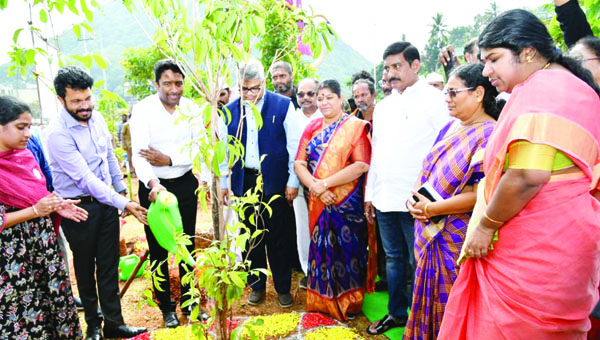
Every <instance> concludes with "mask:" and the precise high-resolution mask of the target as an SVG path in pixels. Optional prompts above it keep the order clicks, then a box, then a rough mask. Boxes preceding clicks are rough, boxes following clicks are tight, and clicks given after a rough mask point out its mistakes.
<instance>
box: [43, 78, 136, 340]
mask: <svg viewBox="0 0 600 340" xmlns="http://www.w3.org/2000/svg"><path fill="white" fill-rule="evenodd" d="M93 83H94V80H93V79H92V77H91V76H90V75H89V74H88V73H87V72H86V71H85V70H83V69H81V68H79V67H76V66H67V67H63V68H61V69H60V70H58V74H57V75H56V78H54V88H55V89H56V94H57V97H58V100H59V101H60V102H61V104H62V105H63V109H62V110H61V112H60V113H59V116H58V118H57V119H56V120H55V121H54V122H53V126H52V129H51V132H50V133H49V135H48V142H47V143H48V144H47V145H48V155H49V158H50V166H51V168H52V176H53V183H54V189H55V191H56V193H57V194H58V195H60V196H61V197H65V198H70V199H75V200H81V203H80V204H78V206H80V207H81V208H83V209H85V210H87V211H88V214H89V215H88V219H87V221H83V222H75V221H72V220H68V219H63V220H62V223H61V227H62V229H63V231H64V234H65V236H66V238H67V241H68V242H69V246H70V247H71V251H72V252H73V265H74V267H75V276H76V278H77V285H78V289H79V295H80V297H81V302H82V303H83V309H84V312H85V321H86V323H87V334H86V340H87V339H92V340H97V339H102V331H101V324H102V321H103V319H104V337H106V338H130V337H134V336H136V335H138V334H141V333H144V332H145V331H146V328H141V327H130V326H127V325H125V323H124V320H123V315H122V314H121V301H120V299H119V283H118V280H119V278H118V266H119V225H120V224H119V214H118V211H117V209H120V210H122V211H127V212H130V213H132V214H133V215H135V217H136V218H137V219H138V220H139V221H140V222H142V223H146V209H144V208H143V207H141V206H140V205H139V204H137V203H135V202H130V201H129V200H128V199H127V198H126V196H127V190H126V187H125V184H124V183H123V181H122V180H123V175H122V174H121V171H120V169H119V163H118V161H117V158H116V157H115V155H114V153H113V149H112V138H111V134H110V132H109V131H108V128H107V127H106V123H105V121H104V118H102V115H101V114H100V113H98V112H95V113H94V112H93V110H94V103H93V99H92V91H91V87H92V85H93ZM111 185H112V187H113V188H114V190H113V189H112V188H111ZM117 192H118V193H117ZM96 281H97V282H96ZM96 284H97V286H98V289H96ZM98 299H99V300H100V308H98ZM100 310H102V312H101V311H100Z"/></svg>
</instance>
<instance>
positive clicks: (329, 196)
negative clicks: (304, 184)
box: [319, 190, 337, 205]
mask: <svg viewBox="0 0 600 340" xmlns="http://www.w3.org/2000/svg"><path fill="white" fill-rule="evenodd" d="M319 199H320V200H321V202H323V203H324V204H325V205H333V204H335V202H337V198H336V197H335V194H334V193H333V192H331V191H329V190H327V191H325V192H323V193H322V194H321V196H319Z"/></svg>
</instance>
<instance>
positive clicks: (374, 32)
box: [294, 0, 552, 63]
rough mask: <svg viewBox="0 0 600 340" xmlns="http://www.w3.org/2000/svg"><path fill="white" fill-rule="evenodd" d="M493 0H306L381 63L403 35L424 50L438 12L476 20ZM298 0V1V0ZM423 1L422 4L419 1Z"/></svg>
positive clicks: (501, 0)
mask: <svg viewBox="0 0 600 340" xmlns="http://www.w3.org/2000/svg"><path fill="white" fill-rule="evenodd" d="M492 2H494V1H490V0H453V1H448V0H421V1H418V0H417V1H415V0H396V1H393V0H392V1H390V0H368V1H356V0H350V1H348V0H302V5H303V7H304V8H307V7H308V6H310V7H312V9H313V10H314V13H315V14H322V15H324V16H325V17H327V19H328V20H329V22H330V23H331V24H332V26H333V28H334V30H335V31H336V32H337V34H338V36H339V37H340V38H341V39H343V40H344V42H346V43H347V44H349V45H350V46H352V47H353V48H354V49H355V50H357V51H359V52H360V53H361V54H362V55H363V56H364V57H365V58H367V59H368V60H369V61H371V62H374V63H379V62H380V61H381V57H382V55H383V51H384V50H385V48H386V47H387V46H388V45H389V44H391V43H393V42H396V41H399V40H401V39H402V34H403V33H404V34H406V40H407V41H410V42H411V43H412V44H413V45H415V46H416V47H417V48H418V49H419V50H420V51H422V50H423V48H424V47H425V44H426V43H427V39H429V30H430V27H429V26H428V25H429V24H431V23H432V22H433V19H432V17H433V16H434V15H435V14H436V13H438V12H439V13H443V14H444V18H445V22H446V25H447V26H448V27H449V28H452V27H456V26H466V25H471V24H472V23H473V18H474V17H475V15H477V14H480V13H483V12H484V11H485V10H486V9H489V8H491V7H490V4H491V3H492ZM495 2H496V3H497V4H498V8H499V10H500V11H505V10H509V9H513V8H532V9H533V8H537V7H539V6H541V5H544V4H547V3H552V1H550V0H546V1H544V0H497V1H495ZM294 3H296V2H295V1H294ZM419 3H421V4H422V5H419Z"/></svg>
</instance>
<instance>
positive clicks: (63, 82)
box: [54, 66, 94, 99]
mask: <svg viewBox="0 0 600 340" xmlns="http://www.w3.org/2000/svg"><path fill="white" fill-rule="evenodd" d="M93 85H94V78H92V76H91V75H90V74H89V73H88V72H87V71H86V70H84V69H83V68H81V67H78V66H64V67H61V68H60V69H59V70H58V73H57V74H56V77H55V78H54V89H55V90H56V94H57V95H58V96H59V97H61V98H62V99H65V96H66V95H67V87H70V88H72V89H73V90H85V89H91V88H92V86H93Z"/></svg>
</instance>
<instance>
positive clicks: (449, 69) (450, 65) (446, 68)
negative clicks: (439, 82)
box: [444, 51, 454, 79]
mask: <svg viewBox="0 0 600 340" xmlns="http://www.w3.org/2000/svg"><path fill="white" fill-rule="evenodd" d="M448 55H449V56H450V61H448V63H446V65H445V66H444V72H445V73H446V79H448V76H449V75H450V72H452V69H453V68H454V54H452V51H448Z"/></svg>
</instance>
